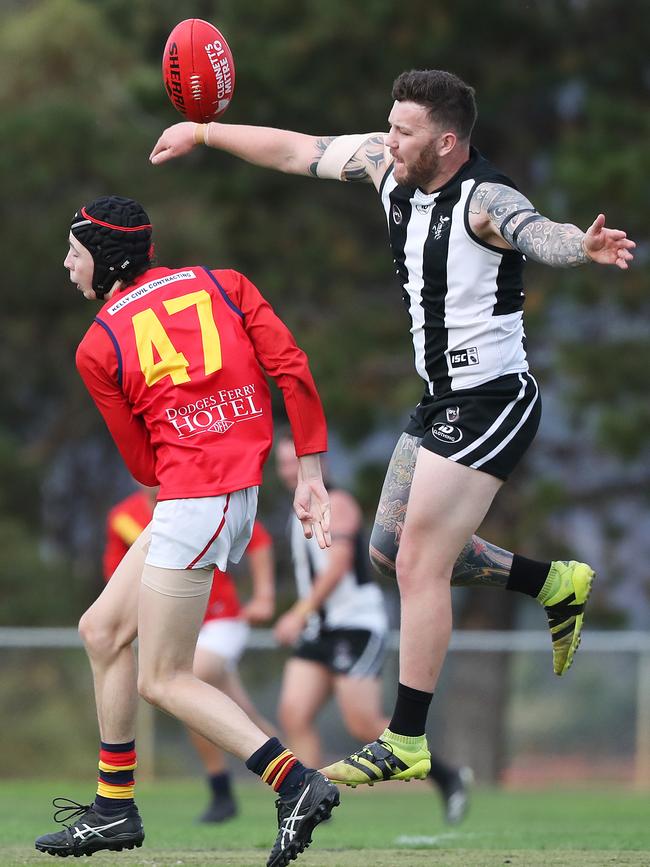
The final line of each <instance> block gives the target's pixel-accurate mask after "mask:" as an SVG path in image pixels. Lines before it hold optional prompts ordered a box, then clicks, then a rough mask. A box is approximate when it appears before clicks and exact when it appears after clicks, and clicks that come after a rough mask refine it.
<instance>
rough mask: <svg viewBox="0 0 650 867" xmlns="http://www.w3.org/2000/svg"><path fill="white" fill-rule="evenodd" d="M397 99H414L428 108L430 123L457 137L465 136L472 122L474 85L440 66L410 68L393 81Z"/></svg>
mask: <svg viewBox="0 0 650 867" xmlns="http://www.w3.org/2000/svg"><path fill="white" fill-rule="evenodd" d="M392 96H393V99H394V100H397V102H404V101H405V100H406V101H409V102H417V103H418V104H419V105H422V106H424V107H425V108H426V109H428V112H429V117H430V118H431V120H432V121H433V122H434V123H439V124H442V125H443V126H449V127H451V128H452V129H453V130H454V132H456V133H457V135H458V138H459V139H461V140H463V141H464V140H466V139H469V137H470V136H471V134H472V129H473V128H474V123H475V122H476V115H477V111H476V101H475V99H474V88H473V87H470V86H469V84H465V82H464V81H463V80H462V79H461V78H459V77H458V76H457V75H454V73H453V72H445V71H444V70H442V69H412V70H411V71H410V72H403V73H402V74H401V75H398V76H397V78H396V79H395V81H394V82H393V92H392Z"/></svg>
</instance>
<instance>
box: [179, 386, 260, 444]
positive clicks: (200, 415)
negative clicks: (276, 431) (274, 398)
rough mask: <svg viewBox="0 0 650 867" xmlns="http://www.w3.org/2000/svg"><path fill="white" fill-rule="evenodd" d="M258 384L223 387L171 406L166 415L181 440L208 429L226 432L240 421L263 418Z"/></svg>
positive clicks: (219, 432) (208, 430)
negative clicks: (258, 403) (259, 403)
mask: <svg viewBox="0 0 650 867" xmlns="http://www.w3.org/2000/svg"><path fill="white" fill-rule="evenodd" d="M256 400H257V397H256V395H255V386H254V385H253V384H252V383H251V385H244V386H242V387H241V388H222V389H220V390H219V391H218V392H217V393H216V394H211V395H209V396H208V397H203V398H200V399H199V400H197V401H195V402H194V403H188V404H186V405H185V406H175V407H167V409H166V410H165V415H166V416H167V421H168V422H170V423H171V424H172V425H173V427H174V429H175V430H176V433H177V434H178V438H179V439H181V440H185V439H189V437H194V436H198V434H204V433H218V434H225V433H227V432H228V431H229V430H230V428H231V427H233V426H234V425H235V423H236V422H239V421H250V419H252V418H259V416H261V415H262V410H261V409H258V408H257V406H256V403H255V401H256Z"/></svg>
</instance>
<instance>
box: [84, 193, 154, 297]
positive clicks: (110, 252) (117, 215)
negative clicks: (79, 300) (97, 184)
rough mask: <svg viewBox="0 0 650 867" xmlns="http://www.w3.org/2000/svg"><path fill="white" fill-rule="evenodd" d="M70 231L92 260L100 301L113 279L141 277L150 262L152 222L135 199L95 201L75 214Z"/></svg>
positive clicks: (118, 197)
mask: <svg viewBox="0 0 650 867" xmlns="http://www.w3.org/2000/svg"><path fill="white" fill-rule="evenodd" d="M70 231H71V232H72V234H73V235H74V236H75V238H77V240H78V241H79V242H80V243H81V244H83V245H84V247H85V248H86V249H87V250H88V251H89V252H90V254H91V256H92V257H93V262H94V263H95V270H94V273H93V289H94V290H95V294H96V295H97V297H98V298H103V297H104V295H105V294H106V293H107V292H109V291H110V290H111V288H112V287H113V284H114V283H115V281H116V280H123V281H124V282H125V283H128V282H130V281H131V280H132V279H133V278H134V277H137V276H138V275H139V274H142V273H143V272H144V271H146V270H147V267H148V266H149V263H150V262H151V257H152V254H153V247H152V245H151V222H150V221H149V217H148V216H147V212H146V211H145V209H144V208H143V207H142V205H141V204H140V203H139V202H136V201H135V200H134V199H125V198H123V197H122V196H102V197H101V198H99V199H95V200H94V201H93V202H91V203H90V204H89V205H85V206H84V207H82V208H80V209H79V210H78V211H77V213H76V214H75V215H74V217H73V218H72V225H71V226H70Z"/></svg>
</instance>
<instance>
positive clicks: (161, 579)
mask: <svg viewBox="0 0 650 867" xmlns="http://www.w3.org/2000/svg"><path fill="white" fill-rule="evenodd" d="M213 573H214V570H213V569H212V568H210V569H191V570H190V569H161V568H160V566H148V565H147V566H145V567H144V572H143V573H142V583H143V584H146V586H147V587H150V588H151V589H152V590H155V591H156V592H157V593H163V594H164V595H165V596H181V597H190V596H203V595H207V594H208V593H209V592H210V588H211V587H212V575H213Z"/></svg>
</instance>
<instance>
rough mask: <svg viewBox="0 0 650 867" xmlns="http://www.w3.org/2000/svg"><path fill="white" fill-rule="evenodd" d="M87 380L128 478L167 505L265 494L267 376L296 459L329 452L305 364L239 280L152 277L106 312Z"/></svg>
mask: <svg viewBox="0 0 650 867" xmlns="http://www.w3.org/2000/svg"><path fill="white" fill-rule="evenodd" d="M77 366H78V368H79V372H80V373H81V376H82V378H83V380H84V382H85V384H86V386H87V388H88V390H89V391H90V394H91V396H92V397H93V399H94V400H95V403H96V404H97V406H98V408H99V410H100V412H101V413H102V415H103V416H104V420H105V421H106V423H107V425H108V428H109V430H110V432H111V434H112V436H113V439H114V440H115V442H116V445H117V446H118V448H119V450H120V452H121V454H122V456H123V457H124V459H125V461H126V463H127V465H128V467H129V469H130V470H131V472H132V473H133V475H134V476H135V478H137V479H138V481H140V482H142V483H143V484H146V485H155V484H156V483H158V484H160V493H159V496H158V498H159V499H163V500H164V499H177V498H188V497H207V496H217V495H220V494H225V493H228V492H232V491H237V490H240V489H242V488H247V487H250V486H252V485H259V484H260V483H261V478H262V466H263V464H264V461H265V460H266V457H267V455H268V452H269V449H270V447H271V441H272V416H271V401H270V394H269V389H268V385H267V382H266V379H265V375H264V370H266V371H267V372H268V373H269V374H271V375H272V376H274V377H275V378H276V379H277V381H278V385H279V386H280V388H281V389H282V391H283V396H284V399H285V406H286V407H287V414H288V416H289V420H290V422H291V427H292V430H293V433H294V439H295V441H296V452H297V454H299V455H300V454H312V453H316V452H321V451H325V449H326V448H327V443H326V427H325V420H324V415H323V411H322V406H321V403H320V399H319V397H318V394H317V392H316V387H315V385H314V383H313V379H312V377H311V373H310V371H309V367H308V363H307V359H306V356H305V354H304V353H303V352H302V350H300V349H299V348H298V346H296V344H295V341H294V340H293V337H292V335H291V333H290V332H289V330H288V329H287V328H286V326H285V325H284V324H283V323H282V322H281V320H280V319H278V317H277V316H276V315H275V313H274V312H273V310H272V309H271V307H270V305H269V304H268V303H267V302H266V301H265V300H264V299H263V298H262V296H261V295H260V293H259V292H258V290H257V289H256V288H255V286H253V284H252V283H251V282H250V281H249V280H247V279H246V278H245V277H244V276H243V275H241V274H239V273H237V272H236V271H209V270H207V269H206V268H201V267H191V268H186V269H182V270H169V269H167V268H153V269H150V270H149V271H147V272H146V273H145V274H143V275H141V277H139V278H138V280H137V281H136V282H135V284H131V285H130V286H128V287H127V288H126V289H124V290H122V291H120V292H118V293H117V294H116V295H114V296H113V297H112V298H111V300H110V301H108V302H107V303H106V304H105V305H104V306H103V307H102V309H101V311H100V313H99V315H98V316H97V318H96V320H95V322H94V323H93V325H91V327H90V328H89V330H88V332H87V333H86V335H85V337H84V338H83V340H82V342H81V344H80V346H79V349H78V350H77Z"/></svg>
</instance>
